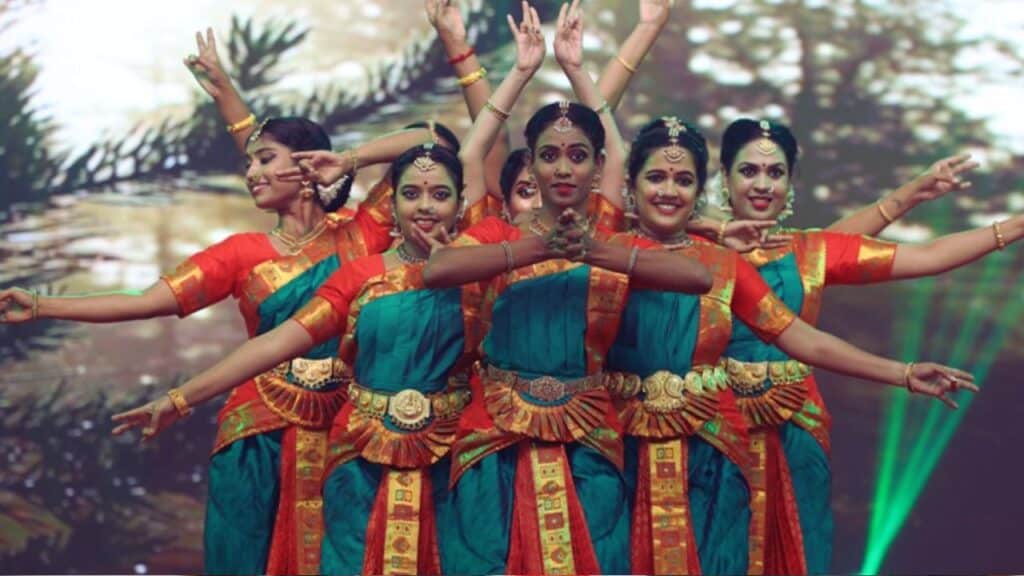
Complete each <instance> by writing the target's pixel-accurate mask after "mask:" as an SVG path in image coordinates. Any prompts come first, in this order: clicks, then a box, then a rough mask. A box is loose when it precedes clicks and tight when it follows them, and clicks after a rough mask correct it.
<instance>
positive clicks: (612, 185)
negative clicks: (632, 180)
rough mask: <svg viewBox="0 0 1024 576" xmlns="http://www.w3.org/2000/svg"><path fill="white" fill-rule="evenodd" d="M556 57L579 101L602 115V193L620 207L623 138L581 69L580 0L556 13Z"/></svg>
mask: <svg viewBox="0 0 1024 576" xmlns="http://www.w3.org/2000/svg"><path fill="white" fill-rule="evenodd" d="M555 58H556V59H557V60H558V63H559V65H561V67H562V70H563V71H565V75H566V77H567V78H568V79H569V82H570V83H571V84H572V89H573V91H574V92H575V93H576V97H577V98H578V99H579V101H580V102H582V103H583V105H585V106H588V107H590V108H592V109H593V110H595V111H596V112H597V113H598V115H599V116H600V117H601V125H602V126H603V127H604V132H605V139H604V150H605V158H604V164H603V166H602V170H601V195H602V196H604V197H605V198H606V199H607V200H608V201H609V202H611V203H612V205H614V206H615V207H616V208H618V209H619V210H622V209H623V207H624V204H623V201H622V187H623V185H624V184H625V181H626V145H625V144H624V143H623V141H622V135H621V134H620V133H619V126H618V124H617V123H616V122H615V116H614V115H612V112H611V108H610V107H609V105H608V103H607V102H605V101H604V99H603V98H602V96H601V93H600V91H599V90H598V89H597V85H595V84H594V80H593V78H591V77H590V75H589V74H587V71H586V70H584V69H583V12H582V10H581V9H580V0H573V3H572V5H571V6H570V5H568V4H563V5H562V9H561V11H560V12H559V13H558V24H557V32H556V35H555Z"/></svg>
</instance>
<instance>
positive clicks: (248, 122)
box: [227, 114, 256, 134]
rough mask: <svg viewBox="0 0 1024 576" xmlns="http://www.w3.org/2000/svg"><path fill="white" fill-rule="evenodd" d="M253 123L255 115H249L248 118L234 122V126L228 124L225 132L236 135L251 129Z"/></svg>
mask: <svg viewBox="0 0 1024 576" xmlns="http://www.w3.org/2000/svg"><path fill="white" fill-rule="evenodd" d="M255 123H256V115H255V114H249V115H248V116H246V117H245V118H242V119H241V120H239V121H238V122H235V123H234V124H228V127H227V131H228V133H229V134H238V133H239V132H241V131H242V130H245V129H246V128H249V127H251V126H252V125H253V124H255Z"/></svg>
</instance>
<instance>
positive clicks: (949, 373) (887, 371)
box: [774, 318, 978, 408]
mask: <svg viewBox="0 0 1024 576" xmlns="http://www.w3.org/2000/svg"><path fill="white" fill-rule="evenodd" d="M774 344H775V345H776V346H778V347H779V348H780V349H781V350H782V351H783V352H785V353H786V354H788V355H790V356H792V357H793V358H796V359H797V360H799V361H801V362H804V363H805V364H810V365H812V366H817V367H819V368H824V369H826V370H831V371H833V372H839V373H842V374H846V375H849V376H854V377H856V378H864V379H866V380H873V381H875V382H881V383H882V384H888V385H890V386H903V387H906V388H908V389H909V390H910V391H911V392H917V393H920V394H925V395H927V396H934V397H935V398H938V399H939V400H941V401H942V402H944V403H945V404H946V405H947V406H949V407H950V408H956V407H957V403H956V402H954V401H953V400H952V399H951V398H948V397H946V394H947V393H949V392H955V391H956V390H958V389H963V390H970V391H972V392H977V391H978V387H977V386H975V385H974V376H972V375H971V374H969V373H967V372H964V371H962V370H957V369H956V368H950V367H948V366H942V365H939V364H932V363H930V362H922V363H919V364H918V363H915V364H905V363H903V362H897V361H895V360H890V359H888V358H883V357H881V356H876V355H874V354H871V353H869V352H865V351H864V350H861V349H860V348H857V347H856V346H854V345H852V344H850V343H848V342H846V341H844V340H841V339H839V338H836V337H835V336H833V335H831V334H828V333H827V332H822V331H821V330H818V329H817V328H815V327H813V326H811V325H810V324H807V323H806V322H804V321H803V320H801V319H799V318H796V319H795V320H794V321H793V322H792V323H791V324H790V325H789V327H788V328H786V330H785V331H784V332H782V334H781V335H779V337H778V338H777V339H776V340H775V342H774Z"/></svg>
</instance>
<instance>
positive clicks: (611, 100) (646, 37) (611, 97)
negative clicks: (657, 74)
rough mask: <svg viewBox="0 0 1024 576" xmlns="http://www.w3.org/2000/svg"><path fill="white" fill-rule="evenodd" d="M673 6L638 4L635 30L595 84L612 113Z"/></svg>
mask: <svg viewBox="0 0 1024 576" xmlns="http://www.w3.org/2000/svg"><path fill="white" fill-rule="evenodd" d="M672 4H673V2H672V0H640V2H639V6H640V20H639V21H638V22H637V24H636V28H634V29H633V32H632V33H631V34H630V35H629V37H628V38H626V41H625V42H623V43H622V46H621V47H620V48H619V53H618V54H617V55H616V56H615V58H612V59H611V60H610V61H609V62H608V64H607V65H606V66H605V68H604V72H602V73H601V78H600V79H599V80H598V82H597V86H598V89H599V90H600V93H601V95H602V96H603V97H604V99H605V101H607V102H608V105H609V106H611V108H612V110H615V109H616V108H618V107H619V102H620V101H621V100H622V95H623V94H625V93H626V88H627V87H629V82H630V81H631V80H632V79H633V75H634V74H636V69H637V68H638V67H639V66H640V63H641V62H643V60H644V57H646V56H647V52H648V51H650V49H651V46H654V41H655V40H657V39H658V35H659V34H661V31H662V29H663V28H664V27H665V24H666V23H667V22H668V17H669V14H670V13H671V11H672Z"/></svg>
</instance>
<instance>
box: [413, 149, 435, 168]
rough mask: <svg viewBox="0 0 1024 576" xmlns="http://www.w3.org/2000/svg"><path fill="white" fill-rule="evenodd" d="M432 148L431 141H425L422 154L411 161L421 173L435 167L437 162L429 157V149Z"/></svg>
mask: <svg viewBox="0 0 1024 576" xmlns="http://www.w3.org/2000/svg"><path fill="white" fill-rule="evenodd" d="M433 149H434V143H433V142H427V143H426V144H424V145H423V155H422V156H417V157H416V159H415V160H413V161H412V165H413V166H415V167H416V169H417V170H419V171H420V172H421V173H425V172H431V171H433V170H434V169H435V168H437V162H436V161H435V160H434V159H433V158H431V157H430V151H431V150H433Z"/></svg>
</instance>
